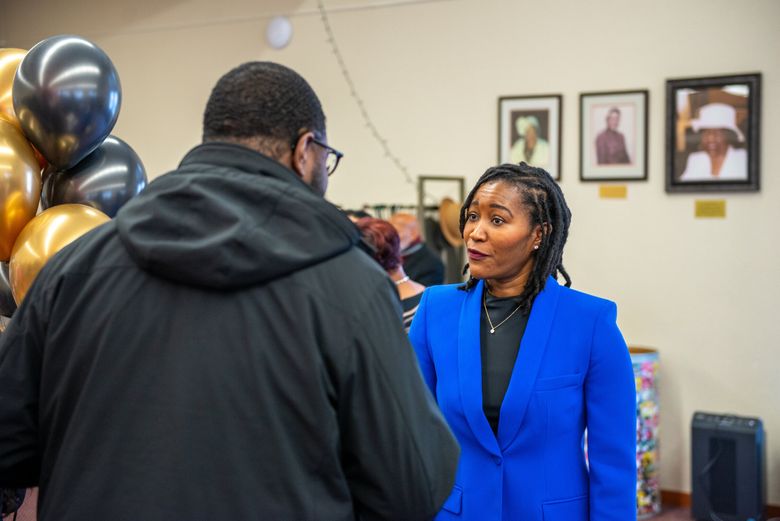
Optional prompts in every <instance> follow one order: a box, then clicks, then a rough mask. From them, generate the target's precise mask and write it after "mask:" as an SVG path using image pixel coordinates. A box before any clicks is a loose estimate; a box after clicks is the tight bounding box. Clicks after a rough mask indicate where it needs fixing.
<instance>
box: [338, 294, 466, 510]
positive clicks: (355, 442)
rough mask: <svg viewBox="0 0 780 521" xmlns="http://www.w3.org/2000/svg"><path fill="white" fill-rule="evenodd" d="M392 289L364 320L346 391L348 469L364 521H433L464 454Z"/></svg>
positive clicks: (342, 405)
mask: <svg viewBox="0 0 780 521" xmlns="http://www.w3.org/2000/svg"><path fill="white" fill-rule="evenodd" d="M391 292H394V288H391V287H390V286H389V284H388V285H387V286H386V287H383V288H381V290H380V291H377V292H376V293H375V298H374V299H373V301H372V303H371V304H369V305H368V306H367V307H366V308H365V309H364V310H363V311H362V313H361V315H362V316H361V319H360V326H359V328H358V331H357V332H356V345H355V346H354V349H352V350H351V351H350V357H351V360H350V361H349V362H348V363H347V366H348V367H349V371H348V379H347V381H346V382H344V383H343V384H342V385H341V386H340V387H341V389H340V391H339V406H338V407H339V421H340V424H341V436H342V440H341V441H342V453H343V455H342V465H343V468H344V471H345V473H346V477H347V480H348V481H349V485H350V489H351V491H352V494H353V499H354V503H355V507H356V510H357V512H358V514H359V519H361V520H366V521H368V520H379V519H404V520H408V521H413V520H418V519H419V520H423V519H430V518H432V517H433V516H434V515H435V514H436V512H438V510H439V508H440V507H441V505H442V504H443V503H444V500H445V499H447V497H448V496H449V494H450V492H451V489H452V486H453V484H454V480H455V471H456V469H457V465H458V458H459V456H460V448H459V447H458V444H457V442H456V441H455V438H454V437H453V435H452V433H451V432H450V429H449V427H448V426H447V423H446V421H445V420H444V418H443V417H442V415H441V413H440V412H439V409H438V407H437V406H436V404H435V403H434V401H433V399H432V397H431V395H430V393H429V392H428V389H426V386H425V384H424V383H423V381H422V378H420V371H419V369H418V366H417V362H416V360H415V356H414V352H413V351H412V348H411V346H410V345H409V342H408V340H407V338H406V334H405V333H404V329H403V325H402V323H401V319H400V313H399V311H400V310H399V309H398V303H397V300H398V299H397V297H396V296H395V295H394V294H392V293H391Z"/></svg>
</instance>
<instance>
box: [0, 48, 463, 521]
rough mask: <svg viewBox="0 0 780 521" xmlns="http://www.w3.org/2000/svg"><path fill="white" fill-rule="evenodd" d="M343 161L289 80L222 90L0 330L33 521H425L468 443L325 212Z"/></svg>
mask: <svg viewBox="0 0 780 521" xmlns="http://www.w3.org/2000/svg"><path fill="white" fill-rule="evenodd" d="M337 155H338V154H337V153H336V152H335V149H332V148H331V147H330V146H329V145H328V144H327V138H326V133H325V118H324V115H323V113H322V109H321V107H320V103H319V100H318V99H317V96H316V95H315V93H314V92H313V91H312V89H311V87H310V86H309V85H308V83H306V81H305V80H304V79H303V78H301V77H300V76H299V75H298V74H297V73H295V72H293V71H292V70H290V69H288V68H286V67H283V66H281V65H276V64H272V63H258V62H255V63H249V64H245V65H242V66H240V67H238V68H236V69H234V70H233V71H231V72H229V73H228V74H226V75H225V76H223V77H222V78H221V79H220V80H219V82H218V83H217V85H216V86H215V88H214V90H213V91H212V94H211V97H210V99H209V102H208V105H207V107H206V111H205V116H204V143H203V144H202V145H200V146H198V147H196V148H194V149H193V150H192V151H190V152H189V153H188V154H187V155H186V157H185V158H184V160H183V161H182V163H181V165H180V166H179V168H178V169H176V170H174V171H173V172H171V173H169V174H167V175H165V176H162V177H160V178H159V179H157V180H156V181H155V182H153V183H152V184H150V185H149V187H148V188H147V189H146V190H145V191H144V192H143V193H142V194H140V195H139V196H138V197H136V198H135V199H133V200H132V201H131V202H129V203H128V204H127V205H126V206H125V207H124V208H123V209H122V210H121V211H120V212H119V214H118V215H117V217H116V219H114V220H113V221H112V222H110V223H108V224H106V225H104V226H101V227H100V228H98V229H96V230H93V231H92V232H90V233H89V234H87V235H86V236H84V237H83V238H82V239H80V240H78V241H76V242H75V243H73V244H71V245H70V246H68V247H66V248H65V249H64V250H63V251H62V252H60V254H59V255H57V256H56V257H55V258H54V259H52V261H51V262H50V263H49V264H48V265H47V266H46V267H45V268H44V270H43V271H42V272H41V274H40V275H39V277H38V278H37V280H36V281H35V282H34V284H33V286H32V288H31V290H30V292H29V293H28V294H27V297H26V298H25V300H24V302H23V304H22V305H21V307H20V308H19V310H18V311H17V313H16V316H15V317H14V319H13V321H12V323H11V325H10V326H9V328H8V330H7V331H6V334H5V335H4V336H3V341H2V342H3V343H2V344H1V345H0V487H8V488H10V487H29V486H34V485H38V486H40V500H39V511H38V515H39V519H40V520H41V521H47V520H57V521H69V520H86V519H89V520H111V521H121V520H138V519H144V520H152V521H154V520H166V521H167V520H173V519H186V520H188V521H189V520H207V519H208V520H214V519H226V520H250V519H253V520H255V519H257V520H265V519H268V520H351V519H365V520H371V519H397V520H411V519H426V518H429V517H431V516H433V515H434V514H435V513H436V511H437V510H438V508H439V507H440V505H441V504H442V503H443V502H444V500H445V499H446V497H447V496H448V495H449V492H450V489H451V488H452V485H453V480H454V474H455V469H456V466H457V462H458V456H459V449H458V447H457V444H456V443H455V441H454V439H453V437H452V435H451V433H450V431H449V429H448V427H447V425H446V423H445V422H444V420H443V419H442V416H441V414H440V413H439V411H438V409H437V408H436V405H435V404H434V402H433V401H432V399H431V397H430V395H429V394H428V392H427V390H426V389H425V386H424V384H423V382H422V379H421V377H420V374H419V371H418V368H417V365H416V361H415V358H414V355H413V352H412V350H411V348H410V346H409V344H408V343H407V340H406V338H405V336H404V332H403V329H402V327H401V322H400V309H399V305H398V302H397V298H396V297H395V291H394V288H393V287H392V285H391V283H390V281H389V279H388V278H387V277H386V276H385V274H384V272H382V271H381V269H379V268H378V267H377V266H376V265H375V263H373V262H372V261H371V259H369V258H368V256H366V255H365V254H364V253H363V252H361V251H360V250H359V249H358V248H356V244H357V243H358V238H359V234H358V232H357V230H356V228H355V227H354V226H353V225H352V223H350V221H349V220H348V219H347V218H346V217H345V216H343V215H342V213H341V212H340V211H339V210H338V209H337V208H336V207H335V206H333V205H331V204H330V203H328V202H326V201H325V200H324V199H323V198H322V197H321V195H322V194H323V193H324V192H325V189H326V187H327V181H328V173H332V170H330V171H329V168H331V169H332V168H335V163H336V160H337V159H338V158H337V157H336V156H337ZM328 156H330V159H329V158H328ZM328 165H330V166H328Z"/></svg>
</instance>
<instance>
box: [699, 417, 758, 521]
mask: <svg viewBox="0 0 780 521" xmlns="http://www.w3.org/2000/svg"><path fill="white" fill-rule="evenodd" d="M765 483H766V463H765V455H764V427H763V425H762V423H761V420H760V419H758V418H745V417H741V416H733V415H727V414H712V413H707V412H695V413H694V414H693V420H692V421H691V510H692V514H693V517H694V518H695V519H696V520H697V521H763V520H764V519H765V518H764V504H765V501H766V486H765Z"/></svg>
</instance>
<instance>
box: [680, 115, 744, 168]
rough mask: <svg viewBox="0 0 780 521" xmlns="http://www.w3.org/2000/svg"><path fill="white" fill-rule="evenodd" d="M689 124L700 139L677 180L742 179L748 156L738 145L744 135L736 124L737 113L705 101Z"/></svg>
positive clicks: (742, 140)
mask: <svg viewBox="0 0 780 521" xmlns="http://www.w3.org/2000/svg"><path fill="white" fill-rule="evenodd" d="M691 127H692V128H693V130H694V132H696V133H698V134H699V135H700V138H701V143H700V146H699V148H700V149H701V150H699V151H697V152H693V153H691V154H690V155H689V156H688V160H687V162H686V164H685V170H684V171H683V174H682V176H680V181H721V180H722V181H742V180H746V179H747V175H748V168H747V166H748V157H747V151H746V150H745V149H744V148H738V146H737V145H738V144H742V143H744V142H745V136H744V135H743V134H742V132H741V131H740V130H739V128H738V127H737V112H736V110H735V109H734V107H732V106H731V105H727V104H725V103H709V104H707V105H704V106H702V107H701V108H700V109H699V117H698V119H694V120H693V121H691Z"/></svg>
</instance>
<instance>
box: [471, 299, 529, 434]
mask: <svg viewBox="0 0 780 521" xmlns="http://www.w3.org/2000/svg"><path fill="white" fill-rule="evenodd" d="M483 299H484V300H483V302H484V305H483V307H482V315H481V318H480V327H479V337H480V342H479V345H480V350H481V353H482V409H483V410H484V411H485V416H486V417H487V420H488V423H490V427H491V428H492V429H493V433H497V432H498V417H499V413H500V412H501V403H502V402H503V401H504V395H505V394H506V390H507V388H508V387H509V380H510V378H511V377H512V370H513V369H514V367H515V359H517V352H518V351H519V350H520V340H522V338H523V334H524V333H525V326H526V325H527V324H528V315H527V314H524V313H523V312H521V311H518V312H516V313H515V314H514V315H512V317H511V318H509V320H507V321H506V322H504V323H503V324H501V326H498V324H499V323H501V321H503V320H504V319H506V318H507V317H508V316H509V315H510V314H511V313H512V311H514V310H515V309H516V308H517V306H518V304H519V299H518V298H517V297H507V298H499V297H495V296H493V295H491V294H490V293H489V292H488V290H487V288H485V292H484V294H483ZM485 307H487V310H488V312H489V313H490V320H491V321H492V322H493V326H494V327H496V326H498V327H496V329H495V333H493V334H491V333H490V324H489V323H488V319H487V317H486V316H485Z"/></svg>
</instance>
